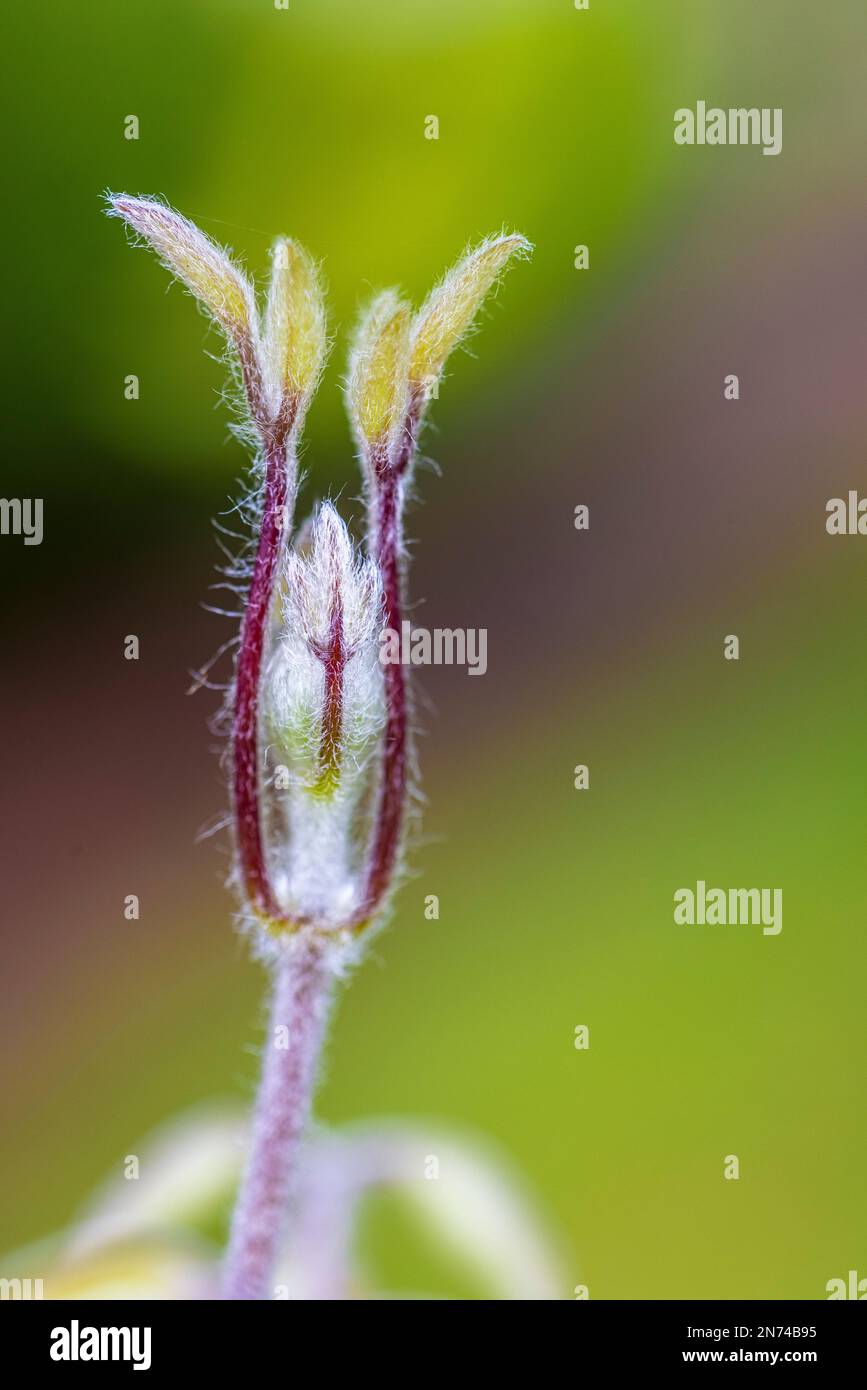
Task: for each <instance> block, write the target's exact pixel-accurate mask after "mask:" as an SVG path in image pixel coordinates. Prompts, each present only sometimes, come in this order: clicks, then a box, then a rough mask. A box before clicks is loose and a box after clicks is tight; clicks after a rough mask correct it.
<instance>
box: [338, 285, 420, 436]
mask: <svg viewBox="0 0 867 1390" xmlns="http://www.w3.org/2000/svg"><path fill="white" fill-rule="evenodd" d="M411 330H412V310H411V308H410V306H409V304H407V303H406V302H405V301H404V300H402V299H401V298H400V295H399V294H398V293H397V291H396V290H383V291H382V292H381V293H380V294H378V295H377V296H376V297H375V298H374V299H373V301H372V302H371V304H370V305H369V307H368V309H367V310H366V312H365V313H364V314H363V315H362V317H361V321H360V323H359V325H358V329H357V331H356V334H355V338H354V340H353V344H352V350H351V353H350V359H349V372H348V376H347V380H346V404H347V410H348V413H349V419H350V422H351V424H352V429H353V433H354V435H355V440H356V443H357V445H358V448H359V451H360V452H361V453H362V455H364V456H366V455H367V454H368V453H369V451H370V450H371V449H373V448H376V447H377V446H379V447H380V448H382V449H383V450H385V452H386V453H388V454H389V455H391V454H392V453H393V451H394V448H395V444H396V443H397V440H398V438H399V436H400V432H401V429H402V427H403V423H404V420H405V418H406V411H407V406H408V402H409V360H410V347H411Z"/></svg>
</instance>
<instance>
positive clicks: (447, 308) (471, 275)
mask: <svg viewBox="0 0 867 1390" xmlns="http://www.w3.org/2000/svg"><path fill="white" fill-rule="evenodd" d="M531 251H532V246H531V244H530V242H529V241H528V240H527V238H526V237H523V236H520V235H518V234H516V233H515V234H506V233H502V234H501V235H500V236H495V237H488V238H486V240H484V241H483V242H481V243H480V244H479V245H478V246H476V247H473V248H472V249H469V250H468V251H467V252H466V253H465V254H464V255H463V256H462V258H461V259H460V260H459V261H458V262H457V264H456V265H454V266H453V267H452V269H451V270H449V271H448V272H447V274H446V275H444V276H443V278H442V280H441V281H440V282H439V284H438V285H437V286H436V287H435V289H433V290H432V291H431V293H430V294H429V295H428V297H427V299H426V300H425V302H424V304H423V305H422V307H421V309H420V310H419V312H418V314H417V315H416V318H415V321H414V323H413V328H412V350H411V360H410V369H409V370H410V378H411V380H412V383H413V385H414V387H415V388H416V389H427V388H429V387H430V386H431V385H432V384H433V383H434V382H435V381H437V380H438V379H439V377H440V375H441V373H442V370H443V367H444V366H445V364H446V359H447V358H448V357H449V355H450V354H451V353H452V352H453V351H454V349H455V348H456V347H457V346H458V344H459V343H460V342H461V340H462V339H463V338H464V337H465V336H466V334H467V333H468V332H469V330H470V328H471V327H472V324H473V320H474V319H475V317H476V314H477V313H478V311H479V309H480V308H481V306H482V303H483V301H484V300H485V298H486V297H487V295H488V294H489V293H490V291H491V290H492V289H493V287H494V286H495V285H496V283H497V281H498V280H499V279H500V277H501V275H502V274H503V271H504V270H505V269H506V267H507V266H508V264H509V262H510V261H511V260H512V258H513V257H516V256H519V257H526V256H528V255H529V254H530V252H531Z"/></svg>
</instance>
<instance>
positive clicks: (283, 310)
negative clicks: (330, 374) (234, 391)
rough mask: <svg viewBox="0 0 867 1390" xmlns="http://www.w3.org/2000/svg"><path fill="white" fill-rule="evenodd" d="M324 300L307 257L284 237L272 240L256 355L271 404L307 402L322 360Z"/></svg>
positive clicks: (318, 278) (325, 346) (311, 262)
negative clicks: (262, 365)
mask: <svg viewBox="0 0 867 1390" xmlns="http://www.w3.org/2000/svg"><path fill="white" fill-rule="evenodd" d="M327 347H328V339H327V332H326V322H325V299H324V295H323V291H322V284H321V281H320V277H319V270H318V268H317V266H316V262H315V261H314V260H313V258H312V256H310V255H309V254H308V252H307V251H305V250H304V248H303V246H299V244H298V243H297V242H296V241H292V240H290V238H288V237H281V238H280V239H279V240H278V241H277V242H275V244H274V247H273V249H272V252H271V279H270V283H269V285H268V298H267V302H266V304H265V313H264V323H263V331H262V352H263V358H264V363H265V369H266V372H267V375H268V379H269V385H270V388H271V390H272V392H273V394H274V396H275V398H276V402H279V400H280V399H281V398H282V397H284V396H286V395H297V396H301V397H304V398H309V397H310V396H311V395H312V394H313V391H314V390H315V388H316V384H317V382H318V381H319V376H320V373H321V371H322V367H323V364H324V362H325V357H326V352H327Z"/></svg>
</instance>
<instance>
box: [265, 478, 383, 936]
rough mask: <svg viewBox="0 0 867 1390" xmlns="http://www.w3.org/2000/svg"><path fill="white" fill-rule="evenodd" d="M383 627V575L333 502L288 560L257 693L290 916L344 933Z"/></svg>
mask: <svg viewBox="0 0 867 1390" xmlns="http://www.w3.org/2000/svg"><path fill="white" fill-rule="evenodd" d="M381 628H382V590H381V584H380V579H379V573H378V571H377V569H376V567H375V566H374V565H373V563H372V562H371V561H369V560H362V559H359V558H358V557H357V556H356V554H355V551H354V549H353V545H352V541H351V539H350V536H349V532H348V531H347V529H346V526H345V524H344V522H343V521H342V520H341V518H340V516H339V515H338V513H337V512H336V511H335V509H334V507H333V506H331V504H330V503H326V504H325V505H324V506H323V507H321V508H320V510H319V512H318V513H317V515H316V517H315V519H314V520H313V523H312V526H311V528H310V532H309V545H308V547H307V549H306V550H305V551H298V550H295V551H292V552H290V553H289V555H288V556H287V560H286V564H285V567H284V574H283V584H282V594H281V598H280V608H279V613H278V615H277V634H276V637H275V640H274V644H273V650H272V654H271V657H270V659H269V662H268V666H267V669H266V671H265V676H264V681H263V690H262V696H263V717H264V728H265V733H266V737H267V740H268V745H269V765H270V768H271V770H272V773H271V775H272V781H273V783H274V787H275V795H274V801H275V802H276V803H277V807H276V814H275V816H274V817H273V821H274V825H273V827H272V829H273V833H272V834H270V835H269V836H268V841H269V857H270V859H271V864H272V870H273V872H274V878H275V889H276V891H277V893H278V896H279V897H280V899H281V901H282V902H284V903H285V906H286V908H287V909H288V912H289V914H290V916H291V917H295V918H298V917H301V918H311V917H313V918H315V919H316V920H318V921H320V922H325V923H327V922H329V921H331V922H334V923H337V922H340V921H345V920H346V918H347V915H350V914H351V912H352V909H353V907H354V906H355V899H356V897H357V893H358V890H357V885H356V877H357V874H356V871H357V869H358V862H359V860H360V856H361V853H362V851H363V843H359V835H358V834H357V833H356V832H357V831H358V829H359V827H358V826H357V825H356V821H357V819H358V810H359V801H360V799H361V796H362V793H363V791H364V788H365V786H366V785H367V775H368V770H369V763H370V759H371V756H372V755H373V753H374V752H375V751H376V749H377V747H378V745H379V741H380V737H381V733H382V728H383V723H384V719H385V708H384V699H383V683H382V672H381V668H380V664H379V656H378V653H379V636H380V632H381ZM275 772H276V775H275ZM281 781H282V785H281ZM362 839H363V837H362Z"/></svg>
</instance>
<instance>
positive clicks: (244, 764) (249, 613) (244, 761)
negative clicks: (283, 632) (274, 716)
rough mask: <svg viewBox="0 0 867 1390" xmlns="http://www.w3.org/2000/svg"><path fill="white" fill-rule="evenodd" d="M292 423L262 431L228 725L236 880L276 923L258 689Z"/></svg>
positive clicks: (285, 415) (282, 418)
mask: <svg viewBox="0 0 867 1390" xmlns="http://www.w3.org/2000/svg"><path fill="white" fill-rule="evenodd" d="M294 417H295V406H294V403H293V404H292V405H291V406H290V407H288V408H286V409H284V410H283V411H281V413H280V415H279V416H278V418H277V420H276V421H275V422H274V424H273V425H272V427H271V428H270V429H269V431H268V435H267V440H268V442H267V446H266V451H265V491H264V497H263V502H262V525H261V530H260V533H259V544H258V547H257V550H256V559H255V561H254V564H253V575H252V578H251V580H250V588H249V592H248V594H247V603H246V607H245V610H244V621H243V624H242V627H241V646H240V650H239V653H238V664H237V667H236V671H235V711H234V718H233V722H232V755H233V780H232V787H233V796H234V811H235V835H236V839H237V845H238V855H239V858H240V862H241V875H242V879H243V883H244V888H245V890H246V893H247V897H248V899H249V901H250V904H251V906H252V907H253V908H254V909H255V910H256V911H257V912H258V913H259V914H260V915H261V916H262V917H266V918H269V919H270V920H272V921H279V920H280V919H281V917H283V916H284V915H285V914H284V913H283V911H282V909H281V907H280V905H279V903H278V902H277V900H276V898H275V896H274V890H273V888H272V886H271V881H270V878H269V876H268V866H267V864H266V862H265V851H264V843H263V839H262V820H261V815H260V805H259V802H260V797H259V687H260V684H261V675H262V657H263V653H264V647H265V636H266V631H267V625H268V616H269V613H270V611H271V600H272V597H273V593H274V584H275V581H276V578H277V569H278V562H279V559H280V549H281V542H282V539H283V536H284V532H285V529H286V518H287V508H288V504H289V461H288V457H287V445H288V442H289V436H290V434H291V430H292V425H293V423H294Z"/></svg>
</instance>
